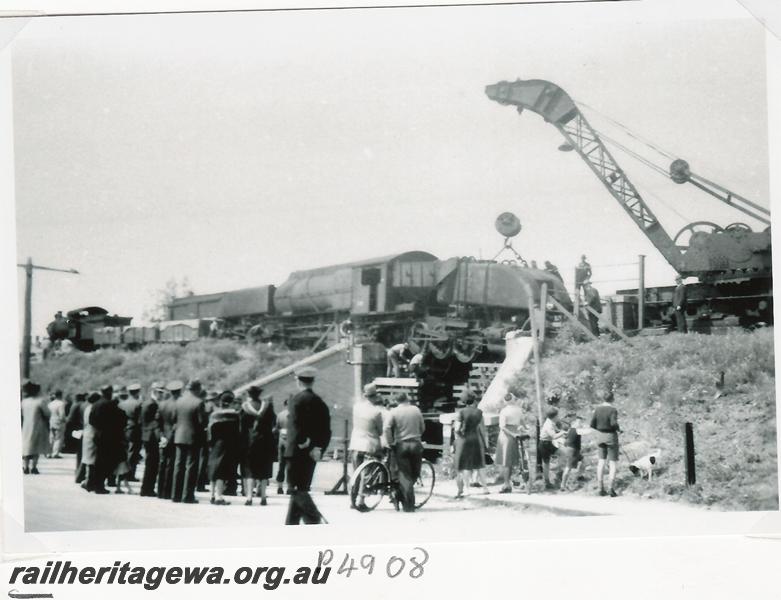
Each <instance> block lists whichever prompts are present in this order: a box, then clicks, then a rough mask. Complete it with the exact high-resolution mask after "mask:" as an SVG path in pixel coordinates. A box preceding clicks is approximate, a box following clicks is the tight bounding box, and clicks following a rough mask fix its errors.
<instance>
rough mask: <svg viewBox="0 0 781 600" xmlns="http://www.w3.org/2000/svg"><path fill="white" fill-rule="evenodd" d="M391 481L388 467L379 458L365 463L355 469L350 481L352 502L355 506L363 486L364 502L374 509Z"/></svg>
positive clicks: (370, 508) (367, 506)
mask: <svg viewBox="0 0 781 600" xmlns="http://www.w3.org/2000/svg"><path fill="white" fill-rule="evenodd" d="M389 482H390V473H389V472H388V468H387V467H386V466H385V465H384V464H382V463H381V462H380V461H378V460H370V461H368V462H365V463H363V464H362V465H361V466H360V467H358V468H357V469H356V470H355V473H353V476H352V478H351V481H350V503H351V504H352V505H353V506H355V505H356V504H357V502H358V500H359V496H360V493H361V486H363V503H364V504H365V505H366V508H368V509H369V510H373V509H374V508H376V507H377V505H378V504H379V503H380V501H381V500H382V497H383V496H384V495H385V491H386V490H387V489H388V483H389Z"/></svg>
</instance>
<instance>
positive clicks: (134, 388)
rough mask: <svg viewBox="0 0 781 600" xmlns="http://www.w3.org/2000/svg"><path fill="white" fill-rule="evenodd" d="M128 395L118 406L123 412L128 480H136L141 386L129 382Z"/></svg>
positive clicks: (139, 458) (139, 435) (138, 460)
mask: <svg viewBox="0 0 781 600" xmlns="http://www.w3.org/2000/svg"><path fill="white" fill-rule="evenodd" d="M127 392H128V397H127V398H124V399H122V400H120V402H119V408H120V409H121V410H122V412H124V413H125V416H126V417H127V421H126V422H125V441H126V442H127V463H128V466H129V467H130V473H128V474H127V479H128V481H138V478H137V477H136V469H137V468H138V463H139V462H140V461H141V397H140V392H141V386H140V385H139V384H137V383H131V384H130V385H128V386H127Z"/></svg>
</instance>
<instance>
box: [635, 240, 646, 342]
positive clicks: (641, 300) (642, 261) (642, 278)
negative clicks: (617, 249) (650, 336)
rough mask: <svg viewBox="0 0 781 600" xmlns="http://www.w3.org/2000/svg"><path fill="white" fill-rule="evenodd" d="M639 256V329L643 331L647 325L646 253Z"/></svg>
mask: <svg viewBox="0 0 781 600" xmlns="http://www.w3.org/2000/svg"><path fill="white" fill-rule="evenodd" d="M637 258H638V263H637V264H638V273H637V330H638V331H642V330H643V326H644V325H645V254H640V255H639V256H638V257H637Z"/></svg>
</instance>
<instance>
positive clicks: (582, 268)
mask: <svg viewBox="0 0 781 600" xmlns="http://www.w3.org/2000/svg"><path fill="white" fill-rule="evenodd" d="M590 280H591V265H590V264H589V263H588V261H587V260H586V255H585V254H583V255H582V256H581V257H580V263H579V264H578V266H577V267H575V289H576V290H577V291H580V288H581V287H584V284H585V283H587V282H589V281H590ZM584 291H585V289H584Z"/></svg>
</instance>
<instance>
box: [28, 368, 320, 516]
mask: <svg viewBox="0 0 781 600" xmlns="http://www.w3.org/2000/svg"><path fill="white" fill-rule="evenodd" d="M316 374H317V371H316V370H315V369H313V368H311V367H307V368H303V369H301V370H299V371H297V372H296V374H295V377H296V381H297V384H298V388H299V392H298V393H297V394H295V395H294V396H292V397H291V398H290V399H289V400H286V401H285V402H284V407H283V410H282V411H281V412H280V413H279V414H277V413H276V411H275V409H274V403H273V400H272V399H271V398H270V397H267V396H264V395H263V393H262V392H263V390H262V389H261V388H260V387H257V386H250V387H249V388H248V389H247V397H246V398H241V397H237V396H236V395H234V393H233V392H232V391H229V390H228V391H223V392H221V393H216V392H207V391H206V390H205V389H204V388H203V386H202V385H201V383H200V381H198V380H197V379H193V380H191V381H190V382H189V383H188V384H187V385H186V386H185V385H184V383H183V382H182V381H171V382H168V383H167V384H163V383H162V382H155V383H153V384H151V385H150V386H149V388H148V390H147V393H146V394H145V395H142V389H141V385H140V384H138V383H131V384H129V385H127V386H123V387H119V386H117V389H115V387H114V386H112V385H106V386H104V387H103V388H101V389H100V390H99V391H90V392H81V393H77V394H75V396H74V398H73V401H72V402H66V400H65V399H63V397H62V392H61V391H59V390H58V391H55V392H54V393H53V394H52V397H51V399H46V398H44V397H42V396H41V386H40V385H39V384H37V383H35V382H33V381H29V380H26V381H24V382H23V384H22V400H21V413H22V438H23V444H22V459H23V466H22V468H23V472H24V473H25V474H29V475H37V474H38V473H39V471H38V459H39V457H40V456H41V455H46V456H49V457H52V458H59V457H60V452H61V448H62V445H63V442H64V441H65V437H66V435H68V436H70V437H71V438H72V439H73V440H75V441H76V475H75V481H76V483H77V484H80V485H81V487H82V488H83V489H84V490H85V491H86V492H90V493H94V494H108V493H110V490H109V488H112V487H113V488H114V493H117V494H122V493H130V491H131V487H130V482H139V479H138V478H137V476H136V474H137V470H138V468H139V466H140V464H141V463H142V462H143V475H142V478H141V480H140V484H141V485H140V492H139V493H140V495H141V496H154V497H157V498H160V499H162V500H171V501H173V502H177V503H179V502H181V503H185V504H195V503H197V502H198V499H197V498H196V495H195V492H196V491H206V490H207V487H208V489H209V491H210V496H211V498H210V501H211V503H212V504H215V505H227V504H230V501H228V500H227V499H226V498H225V496H226V495H234V496H235V495H238V493H239V488H240V490H241V493H242V495H243V497H244V504H245V505H247V506H251V505H252V504H253V500H254V499H255V498H258V499H259V502H260V505H261V506H265V505H267V490H268V484H269V481H270V480H272V477H273V475H274V474H273V468H274V464H275V463H278V465H279V468H278V471H277V474H276V478H275V480H276V483H277V493H278V494H288V495H289V496H290V503H289V508H288V515H287V518H286V522H287V524H298V523H300V522H302V521H303V522H304V523H308V524H312V523H319V522H321V521H322V515H321V514H320V512H319V510H318V509H317V507H316V506H315V504H314V502H313V501H312V499H311V496H310V495H309V490H310V487H311V483H312V478H313V476H314V471H315V466H316V464H317V462H318V461H319V460H320V457H321V456H322V454H323V452H324V451H325V449H326V448H327V447H328V444H329V442H330V438H331V428H330V413H329V409H328V406H327V405H326V404H325V402H323V400H322V398H320V396H318V395H317V394H316V393H315V392H314V391H313V386H314V381H315V377H316Z"/></svg>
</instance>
